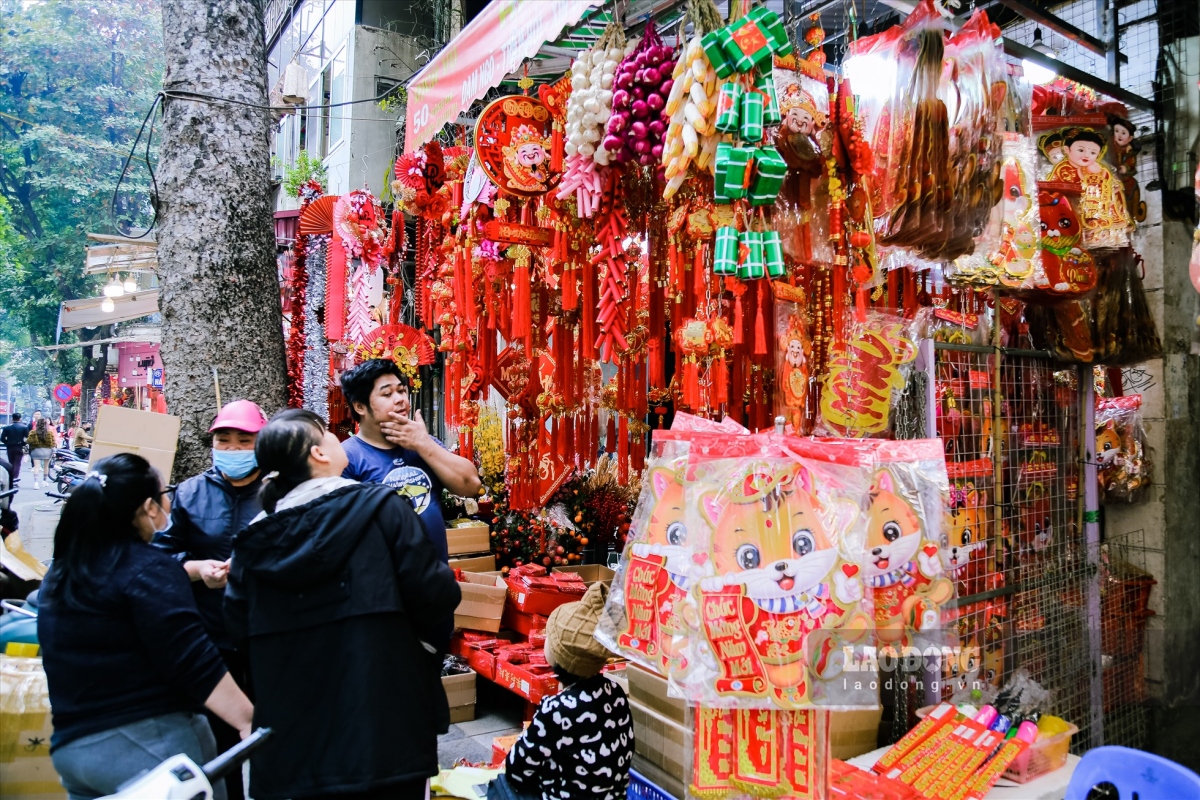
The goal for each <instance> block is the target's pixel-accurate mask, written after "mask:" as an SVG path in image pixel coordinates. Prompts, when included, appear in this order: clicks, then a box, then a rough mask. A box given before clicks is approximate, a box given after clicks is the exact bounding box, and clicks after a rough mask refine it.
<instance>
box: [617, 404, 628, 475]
mask: <svg viewBox="0 0 1200 800" xmlns="http://www.w3.org/2000/svg"><path fill="white" fill-rule="evenodd" d="M618 425H619V426H620V431H619V432H618V434H617V480H618V481H620V482H621V483H625V482H626V481H627V480H629V420H627V419H625V417H621V421H620V422H619V423H618Z"/></svg>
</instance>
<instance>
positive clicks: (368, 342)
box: [354, 325, 435, 377]
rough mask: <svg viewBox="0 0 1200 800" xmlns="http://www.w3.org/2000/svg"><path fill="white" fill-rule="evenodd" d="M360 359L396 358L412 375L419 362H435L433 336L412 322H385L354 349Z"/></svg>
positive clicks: (402, 367) (358, 361) (399, 365)
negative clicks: (417, 327) (405, 323)
mask: <svg viewBox="0 0 1200 800" xmlns="http://www.w3.org/2000/svg"><path fill="white" fill-rule="evenodd" d="M354 358H355V361H356V362H357V363H361V362H363V361H367V360H369V359H372V358H386V359H388V360H389V361H395V362H396V365H397V366H398V367H400V371H401V372H403V373H404V374H406V375H409V376H410V377H411V376H412V375H413V374H415V373H416V371H417V367H418V366H423V365H426V364H432V363H433V362H434V360H435V353H434V348H433V340H432V339H430V338H429V336H428V335H426V334H424V333H422V332H421V331H419V330H417V329H416V328H413V327H411V326H409V325H381V326H380V327H378V328H376V329H375V330H373V331H371V332H370V333H368V334H367V337H366V339H365V340H364V341H363V343H362V344H360V345H359V346H358V347H357V348H355V350H354Z"/></svg>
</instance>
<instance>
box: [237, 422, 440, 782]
mask: <svg viewBox="0 0 1200 800" xmlns="http://www.w3.org/2000/svg"><path fill="white" fill-rule="evenodd" d="M254 449H255V454H256V456H257V459H258V464H259V466H260V468H261V469H262V470H263V471H264V472H265V473H266V475H265V477H264V487H263V494H262V500H263V513H262V514H261V515H260V516H259V517H258V518H257V519H255V521H253V522H252V523H251V524H250V525H249V526H248V527H247V528H245V529H244V530H242V531H241V532H240V533H239V534H238V535H237V536H236V537H234V541H233V558H232V561H231V562H230V569H229V583H228V585H227V587H226V590H225V616H226V624H227V626H228V630H229V633H230V634H231V635H232V636H233V637H234V638H235V640H241V641H243V642H244V643H245V644H244V645H243V652H245V653H246V654H247V655H248V657H249V662H250V676H251V682H252V685H253V689H254V695H255V704H256V705H255V718H254V722H255V724H256V725H261V726H265V727H270V728H271V729H273V730H274V731H275V736H274V741H273V742H272V744H271V747H270V748H266V749H264V750H263V751H262V754H261V755H260V756H255V757H254V758H253V759H252V767H251V769H250V794H251V795H252V796H253V797H255V798H256V800H272V799H273V798H314V797H332V796H336V797H340V798H346V797H356V798H357V797H361V798H372V800H376V799H378V800H382V799H383V798H389V799H390V798H396V800H422V799H423V798H424V797H425V786H426V782H427V780H428V779H429V778H430V777H432V776H434V775H436V774H437V771H438V763H437V734H438V733H439V732H442V731H445V730H446V729H447V728H448V727H449V708H448V707H447V705H446V697H445V693H444V692H443V690H442V685H441V678H440V676H441V660H442V655H441V654H442V653H443V652H444V650H445V648H446V646H447V644H448V642H447V641H446V633H447V632H448V631H449V630H450V629H451V628H452V619H453V616H454V609H455V608H456V607H457V606H458V601H459V599H460V597H461V594H460V592H459V589H458V584H457V583H456V582H455V580H454V574H453V573H452V572H451V571H450V568H449V567H448V566H446V564H445V563H443V562H442V561H441V560H440V559H439V558H438V553H437V551H436V549H435V548H434V546H433V545H432V544H431V543H430V542H429V539H428V537H426V536H425V534H424V531H423V529H422V528H421V523H420V521H419V519H418V518H417V516H416V514H415V513H414V512H413V510H412V508H411V507H410V506H409V504H408V502H407V501H406V500H404V499H402V498H401V497H400V496H399V495H397V494H396V492H395V490H393V489H390V488H388V487H386V486H375V485H366V484H360V483H358V482H356V481H352V480H348V479H346V478H342V477H341V474H342V470H343V469H345V468H346V455H345V452H344V451H343V450H342V446H341V443H340V442H339V441H338V439H337V437H336V436H334V435H333V434H332V433H331V432H330V431H328V430H326V428H325V424H324V423H323V422H322V420H321V418H320V417H318V416H317V415H316V414H313V413H312V412H310V411H304V410H300V409H289V410H287V411H283V412H280V413H279V414H276V415H275V417H274V418H272V420H271V421H270V422H269V423H268V424H267V426H266V427H265V428H263V429H262V431H261V432H259V434H258V442H257V443H256V445H255V448H254Z"/></svg>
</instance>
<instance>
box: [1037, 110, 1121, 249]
mask: <svg viewBox="0 0 1200 800" xmlns="http://www.w3.org/2000/svg"><path fill="white" fill-rule="evenodd" d="M1107 124H1108V119H1107V117H1104V116H1102V115H1100V116H1079V117H1070V118H1067V119H1063V118H1061V117H1046V116H1040V117H1036V118H1035V119H1034V130H1035V132H1037V134H1038V140H1037V141H1038V150H1039V151H1040V153H1041V155H1042V162H1041V164H1040V166H1039V169H1038V178H1039V180H1041V181H1044V182H1046V184H1047V185H1045V186H1044V187H1043V188H1047V189H1052V190H1053V189H1059V190H1061V191H1062V192H1063V193H1064V194H1065V195H1067V196H1069V197H1072V198H1077V199H1075V202H1074V204H1075V206H1076V207H1077V216H1078V217H1079V221H1080V226H1081V229H1082V246H1083V247H1084V248H1086V249H1088V250H1091V251H1093V252H1100V251H1104V250H1114V249H1118V248H1122V247H1127V246H1128V245H1129V236H1130V234H1131V233H1132V232H1133V227H1134V226H1133V221H1132V219H1131V218H1130V216H1129V209H1128V207H1127V206H1126V203H1125V189H1124V187H1123V185H1122V183H1121V180H1120V177H1119V176H1118V175H1117V173H1116V171H1115V170H1114V169H1113V168H1112V166H1111V165H1110V164H1109V163H1108V160H1107V159H1106V155H1107V153H1108V129H1107Z"/></svg>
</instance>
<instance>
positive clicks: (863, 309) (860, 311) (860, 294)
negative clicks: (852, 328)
mask: <svg viewBox="0 0 1200 800" xmlns="http://www.w3.org/2000/svg"><path fill="white" fill-rule="evenodd" d="M867 297H868V291H867V290H866V289H859V290H858V291H857V292H855V293H854V319H855V320H856V321H857V322H859V323H863V322H866V321H867Z"/></svg>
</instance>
